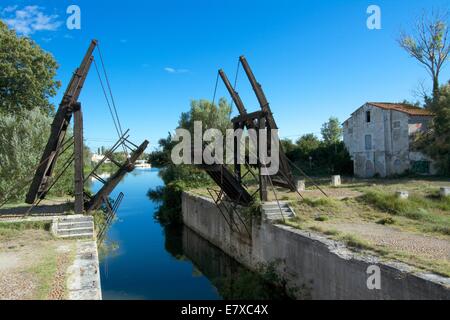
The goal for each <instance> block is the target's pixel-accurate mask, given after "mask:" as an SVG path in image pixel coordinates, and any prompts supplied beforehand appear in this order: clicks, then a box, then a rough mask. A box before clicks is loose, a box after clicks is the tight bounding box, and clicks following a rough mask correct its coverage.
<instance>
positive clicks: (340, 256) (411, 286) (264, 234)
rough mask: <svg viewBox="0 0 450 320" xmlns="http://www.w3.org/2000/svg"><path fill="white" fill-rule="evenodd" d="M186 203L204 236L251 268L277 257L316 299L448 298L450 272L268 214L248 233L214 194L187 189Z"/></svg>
mask: <svg viewBox="0 0 450 320" xmlns="http://www.w3.org/2000/svg"><path fill="white" fill-rule="evenodd" d="M182 209H183V221H184V223H185V224H186V225H187V226H188V227H189V228H191V229H193V230H194V231H195V232H197V233H198V234H199V235H201V236H202V237H203V238H205V239H207V240H208V241H210V242H211V243H212V244H214V245H216V246H217V247H219V248H220V249H222V250H223V251H224V252H226V253H227V254H229V255H230V256H232V257H234V258H235V259H236V260H237V261H239V262H240V263H242V264H244V265H245V266H247V267H249V268H251V269H255V268H256V265H257V264H261V263H263V264H268V263H273V262H275V261H277V262H279V263H280V265H279V266H278V267H277V270H278V273H279V274H280V275H281V276H282V277H284V278H285V279H286V280H287V281H288V283H289V284H290V286H291V287H293V288H300V289H302V290H300V292H304V291H305V290H309V291H310V293H311V297H312V298H313V299H446V300H448V299H450V279H449V278H446V277H442V276H438V275H435V274H431V273H427V272H418V271H417V269H415V268H412V267H410V266H408V265H406V264H404V263H398V262H388V261H384V260H383V259H381V258H380V257H377V256H373V255H367V254H365V253H364V252H362V251H358V250H355V248H350V247H348V246H346V245H345V244H344V243H343V242H340V241H335V240H331V239H329V238H328V237H327V236H326V235H324V234H320V233H318V232H312V231H303V230H298V229H295V228H293V227H290V226H286V225H280V224H276V223H272V222H270V221H267V220H265V219H264V218H263V219H258V218H253V219H252V220H251V222H250V224H249V225H248V226H247V227H248V228H249V229H250V234H247V233H246V232H243V231H242V230H244V229H245V228H243V226H241V228H239V229H240V230H241V232H239V231H236V230H234V231H233V230H231V228H230V225H229V224H228V223H229V222H227V220H226V219H225V218H224V216H223V215H222V213H221V212H220V210H219V209H218V208H217V207H216V205H215V204H214V202H213V201H212V200H210V199H209V198H206V197H201V196H197V195H193V194H189V193H183V199H182ZM234 221H235V222H236V224H237V226H239V225H240V224H241V222H240V220H239V219H238V218H237V217H234ZM234 229H237V228H234ZM371 266H376V267H378V268H379V270H380V275H381V289H380V290H371V289H369V287H368V285H367V283H368V278H369V276H370V274H368V273H367V272H368V270H369V267H371ZM298 298H301V296H299V297H298Z"/></svg>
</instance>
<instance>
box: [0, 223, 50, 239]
mask: <svg viewBox="0 0 450 320" xmlns="http://www.w3.org/2000/svg"><path fill="white" fill-rule="evenodd" d="M50 228H51V222H45V221H26V222H0V238H14V237H15V236H17V235H18V234H20V233H21V232H22V231H24V230H45V231H50Z"/></svg>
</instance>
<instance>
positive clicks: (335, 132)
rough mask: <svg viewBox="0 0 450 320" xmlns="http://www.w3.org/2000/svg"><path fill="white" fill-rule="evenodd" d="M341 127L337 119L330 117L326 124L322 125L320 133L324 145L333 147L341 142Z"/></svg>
mask: <svg viewBox="0 0 450 320" xmlns="http://www.w3.org/2000/svg"><path fill="white" fill-rule="evenodd" d="M342 132H343V131H342V127H341V124H340V123H339V119H338V118H335V117H331V118H330V119H329V120H328V122H326V123H324V124H323V125H322V129H321V133H322V138H323V141H324V143H325V144H327V145H333V144H337V143H339V142H340V141H341V137H342Z"/></svg>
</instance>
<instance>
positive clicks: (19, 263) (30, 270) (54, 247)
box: [0, 230, 74, 300]
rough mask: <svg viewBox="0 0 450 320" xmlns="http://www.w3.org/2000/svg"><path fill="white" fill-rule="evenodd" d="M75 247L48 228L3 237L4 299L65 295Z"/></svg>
mask: <svg viewBox="0 0 450 320" xmlns="http://www.w3.org/2000/svg"><path fill="white" fill-rule="evenodd" d="M61 250H62V251H63V252H61ZM73 250H74V244H73V243H70V242H67V241H60V240H55V239H53V238H52V236H51V235H50V233H49V232H48V231H45V230H24V231H20V233H14V234H11V235H8V236H3V237H0V300H5V299H6V300H30V299H63V298H64V295H65V281H66V278H65V273H66V270H67V267H68V265H69V264H70V263H71V260H70V258H71V255H72V251H73Z"/></svg>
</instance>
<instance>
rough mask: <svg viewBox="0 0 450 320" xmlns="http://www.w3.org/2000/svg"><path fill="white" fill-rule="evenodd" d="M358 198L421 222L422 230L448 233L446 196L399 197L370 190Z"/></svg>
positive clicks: (448, 221) (449, 224)
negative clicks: (422, 224)
mask: <svg viewBox="0 0 450 320" xmlns="http://www.w3.org/2000/svg"><path fill="white" fill-rule="evenodd" d="M359 200H360V201H361V202H363V203H365V204H367V205H370V206H372V207H374V208H376V209H378V210H381V211H385V212H388V213H390V214H392V215H397V216H402V217H405V218H408V219H411V220H416V221H419V222H422V223H424V226H423V230H424V231H427V230H428V231H432V232H435V233H440V234H443V235H450V215H449V212H450V207H449V206H448V204H449V202H450V201H449V200H448V199H447V198H440V197H433V196H430V195H429V194H427V195H425V196H421V195H417V194H415V195H412V196H410V198H409V199H399V198H397V197H396V195H395V194H391V193H387V192H382V191H379V190H371V191H367V192H366V193H365V194H364V195H363V196H361V197H360V199H359Z"/></svg>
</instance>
